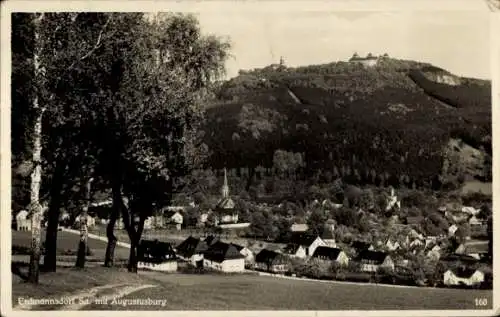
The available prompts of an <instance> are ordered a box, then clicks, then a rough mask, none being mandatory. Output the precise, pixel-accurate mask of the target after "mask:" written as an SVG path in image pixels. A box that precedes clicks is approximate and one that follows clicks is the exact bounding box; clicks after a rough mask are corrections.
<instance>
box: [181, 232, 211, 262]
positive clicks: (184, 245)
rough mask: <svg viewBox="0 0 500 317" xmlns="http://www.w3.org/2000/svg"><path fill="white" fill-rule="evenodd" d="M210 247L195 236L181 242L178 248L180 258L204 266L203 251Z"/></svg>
mask: <svg viewBox="0 0 500 317" xmlns="http://www.w3.org/2000/svg"><path fill="white" fill-rule="evenodd" d="M207 249H208V246H207V243H206V242H205V241H202V240H200V239H198V238H195V237H193V236H189V237H188V238H187V239H186V240H184V241H183V242H181V243H180V244H179V245H178V246H177V248H176V251H177V255H178V256H179V258H181V259H183V260H185V261H188V262H190V263H191V264H192V265H194V266H196V267H203V253H204V252H205V251H206V250H207Z"/></svg>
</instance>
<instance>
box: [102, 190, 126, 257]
mask: <svg viewBox="0 0 500 317" xmlns="http://www.w3.org/2000/svg"><path fill="white" fill-rule="evenodd" d="M111 190H112V195H113V210H112V212H111V216H110V219H109V223H108V226H107V228H106V236H107V237H108V245H107V246H106V255H105V259H104V266H106V267H112V266H113V265H114V258H115V248H116V242H117V241H118V239H117V238H116V236H115V235H114V232H113V231H114V229H115V224H116V220H117V219H118V217H119V215H120V213H121V210H122V208H123V198H122V195H121V185H120V184H119V182H118V181H116V180H113V186H112V188H111Z"/></svg>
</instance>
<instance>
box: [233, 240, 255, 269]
mask: <svg viewBox="0 0 500 317" xmlns="http://www.w3.org/2000/svg"><path fill="white" fill-rule="evenodd" d="M233 245H234V247H235V248H236V249H237V250H238V251H239V252H240V254H241V255H243V256H244V257H245V266H246V267H248V266H253V265H254V264H255V256H254V254H253V252H252V250H250V249H249V248H247V247H244V246H241V245H238V244H234V243H233Z"/></svg>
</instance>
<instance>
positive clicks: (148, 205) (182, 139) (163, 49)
mask: <svg viewBox="0 0 500 317" xmlns="http://www.w3.org/2000/svg"><path fill="white" fill-rule="evenodd" d="M120 18H123V19H127V17H123V16H120ZM132 30H133V32H132ZM138 34H140V35H141V36H138ZM116 36H119V38H120V39H122V41H123V42H124V43H120V45H116V43H110V45H109V46H106V48H105V49H107V50H110V51H113V52H114V54H113V57H114V60H113V62H112V64H111V71H110V76H109V78H108V82H107V87H106V88H107V89H108V96H107V102H105V106H104V109H103V111H102V114H103V116H101V117H100V118H98V121H99V124H100V129H99V133H98V134H96V135H97V136H98V140H97V141H99V142H100V148H101V149H102V152H101V156H100V162H101V163H102V165H103V166H105V167H104V168H102V170H105V171H107V177H108V179H109V182H110V183H111V188H112V195H113V204H114V205H115V212H114V213H113V214H112V219H111V221H110V225H109V227H108V238H109V243H110V244H111V246H110V247H109V248H108V249H109V250H108V251H109V252H107V253H108V257H110V258H112V256H113V254H112V249H113V246H112V244H114V243H116V239H115V238H114V237H112V236H111V235H110V234H109V233H111V232H112V226H113V224H114V221H115V219H116V217H118V216H121V217H122V219H123V223H124V226H125V229H126V231H127V233H128V235H129V238H130V242H131V251H130V259H129V270H130V271H136V270H137V259H136V251H137V250H136V248H137V245H138V243H139V240H140V237H141V235H142V231H143V228H144V221H145V219H146V218H147V217H148V216H150V215H151V212H152V208H153V207H152V206H153V205H155V206H158V207H160V206H164V205H168V204H169V202H170V200H171V198H172V192H173V191H175V190H176V188H177V187H178V185H179V180H180V179H181V177H182V176H185V175H186V174H187V173H189V171H190V168H192V167H195V166H197V165H198V163H199V162H197V160H196V159H197V158H198V157H199V155H197V154H199V153H200V148H201V149H202V148H203V147H200V146H199V144H198V140H200V138H199V137H198V135H197V131H198V129H197V128H198V125H199V123H200V121H201V119H202V115H203V102H204V101H206V98H207V96H209V95H208V94H207V92H209V90H210V88H211V84H212V83H213V81H214V80H215V79H217V78H218V77H219V76H220V75H221V74H222V73H223V70H224V62H225V60H226V58H227V56H228V53H227V51H228V49H229V44H228V43H226V42H224V41H222V40H220V39H219V38H216V37H214V36H203V35H201V31H200V28H199V25H198V22H197V20H196V19H195V18H194V17H192V16H189V15H177V14H167V15H161V16H156V17H155V18H154V19H149V20H141V21H137V22H136V23H134V24H132V25H130V23H129V27H128V28H127V29H123V30H120V31H119V35H118V34H117V35H116ZM181 185H182V184H181ZM124 196H125V197H127V198H128V200H129V204H128V206H127V205H126V204H124V203H123V199H124ZM106 260H107V261H108V260H109V258H107V259H106ZM108 262H109V263H111V262H112V261H108Z"/></svg>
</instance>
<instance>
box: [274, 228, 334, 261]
mask: <svg viewBox="0 0 500 317" xmlns="http://www.w3.org/2000/svg"><path fill="white" fill-rule="evenodd" d="M319 246H327V244H326V243H325V241H323V240H322V239H321V238H320V237H319V236H315V235H309V234H300V233H298V234H294V235H292V238H291V239H290V243H289V244H288V245H287V246H286V248H285V250H284V252H285V253H287V254H289V255H290V256H294V257H298V258H305V257H307V256H311V255H313V254H314V251H315V250H316V248H317V247H319Z"/></svg>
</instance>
